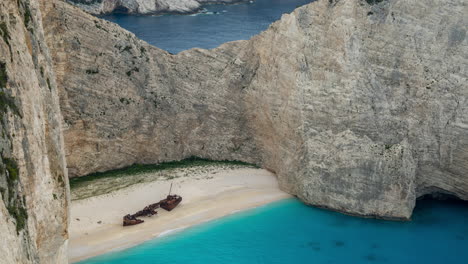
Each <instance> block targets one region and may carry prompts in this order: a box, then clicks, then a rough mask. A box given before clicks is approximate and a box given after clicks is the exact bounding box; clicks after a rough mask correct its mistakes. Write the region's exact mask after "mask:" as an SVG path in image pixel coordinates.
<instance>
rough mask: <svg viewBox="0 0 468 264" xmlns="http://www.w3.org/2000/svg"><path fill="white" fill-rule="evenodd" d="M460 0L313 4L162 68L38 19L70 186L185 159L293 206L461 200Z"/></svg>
mask: <svg viewBox="0 0 468 264" xmlns="http://www.w3.org/2000/svg"><path fill="white" fill-rule="evenodd" d="M467 11H468V10H467V7H466V4H465V3H464V1H463V0H449V1H442V0H430V1H417V0H405V1H403V0H387V1H365V0H341V1H329V0H321V1H317V2H315V3H312V4H309V5H307V6H304V7H301V8H298V9H297V10H295V11H294V12H293V13H292V14H288V15H284V16H283V17H282V19H281V20H280V21H278V22H276V23H274V24H273V25H271V26H270V28H269V29H268V30H266V31H265V32H263V33H261V34H260V35H258V36H256V37H254V38H252V39H251V40H249V41H237V42H232V43H227V44H224V45H222V46H220V47H219V48H216V49H213V50H202V49H193V50H189V51H185V52H181V53H179V54H177V55H171V54H168V53H167V52H165V51H162V50H160V49H158V48H155V47H152V46H150V45H148V44H146V43H145V42H143V41H141V40H138V39H137V38H136V37H135V36H134V35H133V34H131V33H129V32H127V31H125V30H123V29H121V28H119V27H118V26H116V25H115V24H112V23H109V22H105V21H103V20H100V19H97V18H95V17H92V16H90V15H88V14H85V13H83V12H79V11H78V10H77V9H76V8H73V7H71V6H69V5H68V4H66V3H63V2H57V3H56V6H55V8H54V9H53V10H51V11H50V12H48V13H46V14H45V18H44V19H45V25H46V28H45V30H46V35H47V40H48V43H49V45H50V47H51V49H52V52H53V58H54V65H55V70H56V74H57V81H58V83H59V93H60V100H61V108H62V113H63V115H64V120H65V124H64V129H65V130H64V136H65V144H66V151H67V162H68V166H69V173H70V176H81V175H85V174H88V173H91V172H95V171H104V170H109V169H115V168H119V167H124V166H127V165H130V164H133V163H158V162H161V161H166V160H177V159H182V158H185V157H188V156H192V155H194V156H200V157H205V158H211V159H236V160H243V161H247V162H254V163H257V164H259V165H261V166H263V167H265V168H268V169H270V170H272V171H274V172H276V174H277V175H278V179H279V181H280V184H281V187H282V188H283V189H284V190H286V191H288V192H290V193H292V194H295V195H297V196H298V197H299V198H300V199H301V200H303V201H305V202H306V203H309V204H312V205H316V206H321V207H327V208H330V209H334V210H339V211H342V212H346V213H350V214H357V215H361V216H373V217H384V218H397V219H407V218H409V217H410V216H411V212H412V209H413V207H414V204H415V199H416V197H418V196H421V195H424V194H427V193H434V192H443V193H448V194H453V195H456V196H458V197H460V198H461V199H465V200H468V163H467V162H466V161H467V160H468V104H467V96H468V87H467V83H468V82H467V76H468V73H467V69H468V68H467V65H468V58H467V56H466V54H468V48H467V47H468V45H467V39H466V28H467V25H468V23H467V17H466V15H465V14H466V13H467Z"/></svg>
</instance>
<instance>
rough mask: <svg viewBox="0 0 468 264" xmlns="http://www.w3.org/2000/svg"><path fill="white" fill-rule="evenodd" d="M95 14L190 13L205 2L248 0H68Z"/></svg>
mask: <svg viewBox="0 0 468 264" xmlns="http://www.w3.org/2000/svg"><path fill="white" fill-rule="evenodd" d="M66 1H68V2H69V3H71V4H73V5H76V6H77V7H79V8H81V9H83V10H85V11H86V12H88V13H90V14H94V15H103V14H109V13H126V14H140V15H151V14H167V13H171V14H189V13H195V12H197V11H200V10H201V9H202V5H203V4H232V3H238V2H244V1H246V0H66Z"/></svg>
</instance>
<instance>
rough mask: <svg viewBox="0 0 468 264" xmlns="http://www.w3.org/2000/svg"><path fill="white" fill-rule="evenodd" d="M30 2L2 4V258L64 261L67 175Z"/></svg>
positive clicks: (54, 99)
mask: <svg viewBox="0 0 468 264" xmlns="http://www.w3.org/2000/svg"><path fill="white" fill-rule="evenodd" d="M58 101H59V99H58V95H57V86H56V82H55V74H54V71H53V68H52V60H51V57H50V54H49V51H48V48H47V46H46V44H45V41H44V33H43V29H42V19H41V15H40V10H39V6H38V3H37V2H36V1H34V0H31V1H28V0H19V1H17V0H2V1H1V2H0V129H1V137H0V156H1V159H0V196H1V199H0V263H8V264H10V263H11V264H13V263H15V264H16V263H66V261H67V256H66V252H67V251H66V246H67V239H68V231H67V228H68V202H69V194H68V191H67V184H68V177H67V173H66V169H65V159H64V158H65V155H64V149H63V138H62V133H61V127H60V124H61V120H62V119H61V115H60V109H59V105H58Z"/></svg>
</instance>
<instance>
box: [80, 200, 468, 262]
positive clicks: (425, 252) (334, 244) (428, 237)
mask: <svg viewBox="0 0 468 264" xmlns="http://www.w3.org/2000/svg"><path fill="white" fill-rule="evenodd" d="M104 263H112V264H124V263H126V264H127V263H128V264H130V263H131V264H139V263H158V264H165V263H167V264H169V263H171V264H188V263H189V264H202V263H203V264H215V263H216V264H219V263H236V264H244V263H245V264H247V263H248V264H254V263H255V264H257V263H268V264H274V263H282V264H283V263H287V264H289V263H330V264H331V263H346V264H349V263H395V264H397V263H398V264H404V263H411V264H415V263H425V264H430V263H468V205H467V204H466V203H465V204H463V203H458V202H441V201H434V200H422V201H418V205H417V207H416V209H415V211H414V215H413V221H411V222H392V221H383V220H374V219H363V218H357V217H351V216H347V215H343V214H339V213H336V212H331V211H327V210H323V209H318V208H313V207H309V206H306V205H304V204H302V203H300V202H298V201H297V200H295V199H287V200H283V201H280V202H276V203H273V204H269V205H266V206H263V207H260V208H256V209H253V210H249V211H245V212H241V213H237V214H234V215H230V216H228V217H225V218H222V219H219V220H216V221H212V222H209V223H206V224H203V225H200V226H195V227H193V228H190V229H187V230H184V231H182V232H180V233H176V234H173V235H169V236H166V237H162V238H159V239H155V240H153V241H149V242H146V243H144V244H142V245H140V246H137V247H134V248H131V249H128V250H124V251H121V252H117V253H112V254H107V255H102V256H99V257H97V258H94V259H91V260H88V261H84V262H80V264H104Z"/></svg>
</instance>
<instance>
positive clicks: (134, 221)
mask: <svg viewBox="0 0 468 264" xmlns="http://www.w3.org/2000/svg"><path fill="white" fill-rule="evenodd" d="M143 222H145V221H143V220H141V219H138V218H136V217H135V216H133V215H126V216H124V217H123V226H132V225H138V224H141V223H143Z"/></svg>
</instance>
